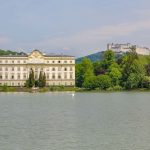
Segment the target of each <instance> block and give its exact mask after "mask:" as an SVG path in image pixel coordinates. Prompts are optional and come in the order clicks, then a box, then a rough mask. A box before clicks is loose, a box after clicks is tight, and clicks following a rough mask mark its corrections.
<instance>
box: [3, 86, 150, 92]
mask: <svg viewBox="0 0 150 150" xmlns="http://www.w3.org/2000/svg"><path fill="white" fill-rule="evenodd" d="M57 91H58V92H67V91H68V92H69V91H74V92H94V93H95V92H96V93H97V92H150V89H146V88H139V89H132V90H125V89H113V88H108V89H106V90H100V89H95V90H87V89H85V88H78V87H64V86H51V87H44V88H26V87H9V86H1V87H0V92H57Z"/></svg>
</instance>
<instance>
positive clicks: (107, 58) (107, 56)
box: [102, 50, 115, 70]
mask: <svg viewBox="0 0 150 150" xmlns="http://www.w3.org/2000/svg"><path fill="white" fill-rule="evenodd" d="M113 63H115V53H114V52H113V51H112V50H106V51H105V53H104V56H103V60H102V67H103V68H104V69H105V70H107V69H108V68H109V66H110V65H112V64H113Z"/></svg>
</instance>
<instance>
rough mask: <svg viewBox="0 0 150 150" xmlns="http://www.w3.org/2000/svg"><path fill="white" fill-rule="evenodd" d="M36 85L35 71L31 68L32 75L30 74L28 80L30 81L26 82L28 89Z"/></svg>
mask: <svg viewBox="0 0 150 150" xmlns="http://www.w3.org/2000/svg"><path fill="white" fill-rule="evenodd" d="M34 85H35V79H34V71H33V69H32V68H31V70H30V74H29V78H28V80H27V81H26V86H27V87H33V86H34Z"/></svg>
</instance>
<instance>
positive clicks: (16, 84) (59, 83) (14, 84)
mask: <svg viewBox="0 0 150 150" xmlns="http://www.w3.org/2000/svg"><path fill="white" fill-rule="evenodd" d="M64 84H65V86H67V85H70V86H72V85H73V83H72V82H70V83H67V82H65V83H64ZM4 85H8V84H7V83H4ZM9 85H10V86H24V85H25V83H24V85H23V84H22V83H20V82H18V83H14V82H12V83H10V84H9ZM46 85H47V86H50V85H53V86H55V85H63V83H61V82H58V83H55V82H53V83H46ZM0 86H2V83H0Z"/></svg>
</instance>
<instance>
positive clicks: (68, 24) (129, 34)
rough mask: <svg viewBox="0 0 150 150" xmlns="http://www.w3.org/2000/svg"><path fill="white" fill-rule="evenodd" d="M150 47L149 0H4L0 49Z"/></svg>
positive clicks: (78, 51) (77, 51) (83, 51)
mask: <svg viewBox="0 0 150 150" xmlns="http://www.w3.org/2000/svg"><path fill="white" fill-rule="evenodd" d="M107 43H132V44H137V45H140V46H146V47H149V48H150V0H0V49H9V50H15V51H24V52H27V53H29V52H31V51H32V50H33V49H38V50H41V51H42V52H44V53H56V54H60V53H63V54H69V55H74V56H76V57H80V56H84V55H88V54H92V53H95V52H99V51H103V50H106V48H107Z"/></svg>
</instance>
